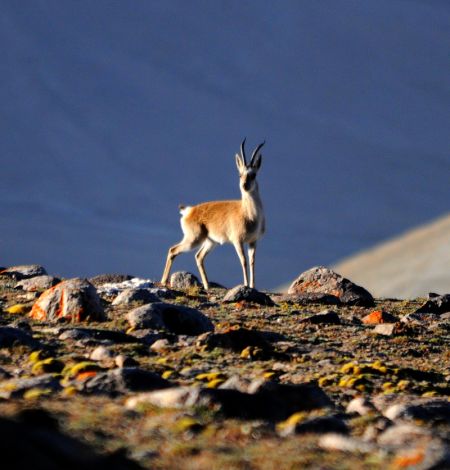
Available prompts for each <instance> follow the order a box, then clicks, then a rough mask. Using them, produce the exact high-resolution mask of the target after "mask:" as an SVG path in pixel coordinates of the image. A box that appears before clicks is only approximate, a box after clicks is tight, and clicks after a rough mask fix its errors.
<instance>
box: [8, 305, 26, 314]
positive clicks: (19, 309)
mask: <svg viewBox="0 0 450 470" xmlns="http://www.w3.org/2000/svg"><path fill="white" fill-rule="evenodd" d="M30 310H31V307H30V306H28V305H25V304H15V305H12V306H11V307H9V308H7V309H6V311H7V312H8V313H11V314H13V315H23V314H25V313H28V312H29V311H30Z"/></svg>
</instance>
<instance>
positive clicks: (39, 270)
mask: <svg viewBox="0 0 450 470" xmlns="http://www.w3.org/2000/svg"><path fill="white" fill-rule="evenodd" d="M0 274H2V275H4V276H9V277H12V278H13V279H16V280H17V281H20V280H21V279H28V278H31V277H35V276H43V275H45V274H47V271H46V270H45V268H43V267H42V266H40V265H39V264H26V265H20V266H11V267H9V268H6V269H3V270H2V271H0Z"/></svg>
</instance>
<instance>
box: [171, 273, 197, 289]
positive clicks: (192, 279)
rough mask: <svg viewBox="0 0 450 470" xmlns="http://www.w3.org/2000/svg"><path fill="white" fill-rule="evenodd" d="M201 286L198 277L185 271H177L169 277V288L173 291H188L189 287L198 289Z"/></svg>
mask: <svg viewBox="0 0 450 470" xmlns="http://www.w3.org/2000/svg"><path fill="white" fill-rule="evenodd" d="M201 285H202V284H201V282H200V281H199V280H198V277H197V276H195V275H194V274H192V273H189V272H187V271H178V272H175V273H173V274H172V275H171V276H170V287H172V288H173V289H188V288H189V287H200V286H201Z"/></svg>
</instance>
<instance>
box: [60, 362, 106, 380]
mask: <svg viewBox="0 0 450 470" xmlns="http://www.w3.org/2000/svg"><path fill="white" fill-rule="evenodd" d="M98 370H101V367H100V366H99V365H98V364H97V363H95V362H90V361H83V362H79V363H78V364H75V365H73V364H72V365H67V366H66V367H64V369H63V371H62V375H63V376H64V377H66V378H74V377H76V376H77V375H78V374H80V373H82V372H90V371H98Z"/></svg>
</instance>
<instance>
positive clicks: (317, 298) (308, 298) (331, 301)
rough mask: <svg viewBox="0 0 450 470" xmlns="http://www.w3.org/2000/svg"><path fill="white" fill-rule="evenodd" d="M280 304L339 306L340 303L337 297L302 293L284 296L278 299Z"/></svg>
mask: <svg viewBox="0 0 450 470" xmlns="http://www.w3.org/2000/svg"><path fill="white" fill-rule="evenodd" d="M278 300H279V301H280V302H289V303H295V304H298V305H310V304H323V305H339V304H340V303H341V301H340V300H339V298H338V297H336V296H335V295H331V294H324V293H321V292H303V293H301V294H287V295H286V294H285V295H282V296H281V297H280V298H279V299H278Z"/></svg>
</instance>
